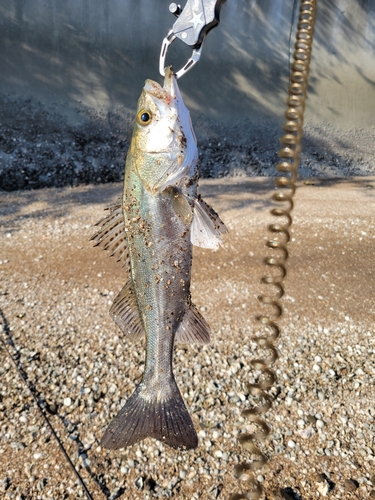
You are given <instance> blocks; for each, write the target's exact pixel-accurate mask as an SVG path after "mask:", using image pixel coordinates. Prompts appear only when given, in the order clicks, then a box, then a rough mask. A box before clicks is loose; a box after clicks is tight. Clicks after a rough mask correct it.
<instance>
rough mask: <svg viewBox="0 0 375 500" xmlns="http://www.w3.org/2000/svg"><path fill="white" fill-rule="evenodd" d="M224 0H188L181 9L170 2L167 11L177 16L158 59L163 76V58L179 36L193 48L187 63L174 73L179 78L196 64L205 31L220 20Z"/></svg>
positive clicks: (209, 29)
mask: <svg viewBox="0 0 375 500" xmlns="http://www.w3.org/2000/svg"><path fill="white" fill-rule="evenodd" d="M225 1H226V0H188V1H187V3H186V5H185V7H184V8H183V9H182V8H181V6H180V5H177V4H175V3H171V4H170V6H169V11H170V12H171V13H172V14H174V15H175V16H176V17H177V21H176V22H175V23H174V25H173V27H172V29H171V30H170V31H169V33H168V35H167V36H166V37H165V38H164V40H163V43H162V46H161V51H160V59H159V71H160V74H161V75H162V76H164V70H165V59H166V56H167V51H168V48H169V46H170V44H171V43H172V42H174V41H175V40H176V38H179V39H180V40H181V41H182V42H184V43H185V44H186V45H188V46H189V47H191V48H192V49H193V53H192V55H191V57H190V59H189V60H188V61H187V63H186V64H185V65H184V66H183V67H182V68H181V69H180V70H179V71H177V73H176V78H181V76H183V75H184V74H185V73H187V72H188V71H189V70H190V69H191V68H192V67H193V66H195V65H196V64H197V62H198V61H199V59H200V56H201V53H202V45H203V42H204V39H205V38H206V36H207V33H208V32H209V31H211V30H212V29H213V28H215V27H216V26H217V25H218V24H219V22H220V10H221V7H222V6H223V4H224V2H225Z"/></svg>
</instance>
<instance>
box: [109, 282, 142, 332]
mask: <svg viewBox="0 0 375 500" xmlns="http://www.w3.org/2000/svg"><path fill="white" fill-rule="evenodd" d="M109 314H110V315H111V317H112V319H113V321H114V322H115V323H116V325H117V326H118V327H119V328H120V330H121V331H122V332H123V333H124V334H125V335H126V336H127V337H128V339H129V340H137V339H138V338H140V337H141V336H142V335H144V333H145V331H144V328H143V325H142V320H141V317H140V314H139V310H138V304H137V299H136V297H135V294H134V291H133V286H132V282H131V280H129V281H128V282H127V283H126V285H125V286H124V288H123V289H122V290H121V292H120V293H119V294H118V295H117V297H116V298H115V300H114V302H113V304H112V306H111V309H110V310H109Z"/></svg>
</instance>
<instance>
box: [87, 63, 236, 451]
mask: <svg viewBox="0 0 375 500" xmlns="http://www.w3.org/2000/svg"><path fill="white" fill-rule="evenodd" d="M197 181H198V151H197V146H196V139H195V135H194V132H193V129H192V125H191V122H190V116H189V112H188V110H187V108H186V107H185V105H184V103H183V100H182V97H181V94H180V91H179V89H178V86H177V80H176V78H175V76H174V74H173V72H172V70H171V69H167V70H166V74H165V81H164V87H161V86H160V85H159V84H158V83H156V82H153V81H151V80H147V81H146V83H145V86H144V88H143V91H142V94H141V97H140V98H139V101H138V108H137V114H136V123H135V126H134V131H133V136H132V141H131V145H130V150H129V152H128V155H127V160H126V166H125V178H124V193H123V199H122V204H121V209H120V208H119V207H118V206H115V207H112V208H111V209H110V213H109V215H108V216H107V217H106V218H104V219H103V220H102V221H101V222H100V223H99V226H100V228H99V230H98V231H97V233H96V234H95V235H94V237H93V239H94V240H95V242H96V244H97V245H99V246H101V247H102V248H103V249H107V250H109V251H110V252H111V253H112V255H115V256H117V257H118V258H119V259H120V260H121V261H123V263H124V264H125V267H126V268H127V269H128V271H129V272H128V281H127V283H126V284H125V286H124V287H123V289H122V290H121V292H120V293H119V295H118V296H117V297H116V299H115V300H114V302H113V305H112V307H111V310H110V314H111V315H112V317H113V319H114V321H115V322H116V324H117V325H118V326H119V327H120V328H121V330H122V331H123V332H124V334H125V335H126V336H127V337H128V338H129V339H132V340H136V339H137V338H139V337H140V336H142V335H144V334H145V335H146V339H147V341H146V362H145V371H144V374H143V378H142V381H141V383H140V384H139V386H138V387H137V388H136V390H135V391H134V393H133V394H132V395H131V396H130V398H129V399H128V401H127V403H126V404H125V406H124V407H123V408H122V409H121V411H120V412H119V414H118V415H117V416H116V418H115V419H114V420H113V421H112V422H111V424H110V425H109V427H108V428H107V430H106V432H105V434H104V436H103V438H102V445H103V446H104V447H106V448H110V449H118V448H123V447H126V446H130V445H132V444H135V443H137V442H139V441H141V440H142V439H144V438H146V437H153V438H156V439H159V440H160V441H162V442H164V443H166V444H168V445H169V446H171V447H173V448H180V447H181V448H185V449H191V448H195V447H196V446H197V443H198V438H197V434H196V431H195V429H194V426H193V423H192V420H191V418H190V415H189V413H188V411H187V409H186V406H185V404H184V401H183V399H182V396H181V394H180V391H179V389H178V387H177V384H176V381H175V378H174V375H173V370H172V358H173V345H174V342H175V341H179V342H187V343H190V342H196V343H201V344H204V343H208V342H209V341H210V329H209V326H208V324H207V323H206V321H205V319H204V318H203V317H202V315H201V314H200V313H199V311H198V310H197V309H196V307H195V306H194V304H193V303H192V302H191V298H190V279H191V261H192V244H197V245H200V246H204V247H207V248H217V247H218V245H219V244H220V242H221V235H222V234H223V233H225V232H226V228H225V226H224V224H223V223H222V221H221V220H220V218H219V217H218V215H217V214H216V212H215V211H214V210H213V209H212V208H211V207H209V206H208V205H207V204H206V203H205V202H203V200H201V198H200V197H199V196H198V195H197ZM120 214H121V215H122V216H121V215H120Z"/></svg>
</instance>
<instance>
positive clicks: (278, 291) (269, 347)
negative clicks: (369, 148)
mask: <svg viewBox="0 0 375 500" xmlns="http://www.w3.org/2000/svg"><path fill="white" fill-rule="evenodd" d="M315 14H316V0H301V3H300V9H299V18H298V25H297V34H296V43H295V46H294V47H295V51H294V54H293V64H292V72H291V76H290V84H289V97H288V99H287V101H286V103H287V106H288V108H287V110H286V112H285V115H284V116H285V118H286V121H285V123H284V125H283V131H284V132H285V133H284V134H283V135H282V136H281V138H280V142H281V144H282V148H281V149H280V151H279V152H278V155H279V157H280V159H281V161H280V162H279V163H278V164H277V165H276V170H277V171H278V172H279V173H280V174H281V176H280V177H277V178H276V180H275V187H276V188H277V190H276V192H275V194H274V195H273V196H272V200H273V201H274V202H276V203H281V204H283V206H282V208H280V207H278V208H273V209H272V210H271V214H272V215H273V216H275V217H279V218H283V219H284V222H283V223H275V224H271V225H270V226H269V227H268V231H269V232H270V233H271V237H270V238H269V239H268V241H267V243H266V246H267V247H268V248H270V249H272V250H275V251H276V252H277V256H275V257H267V258H266V259H265V260H264V263H265V265H266V266H268V267H270V268H271V269H275V270H276V272H277V276H275V274H276V273H273V274H272V275H266V276H264V277H263V278H262V283H264V284H266V285H272V286H273V287H274V290H275V293H274V294H273V295H271V294H269V295H260V296H259V297H258V301H259V303H260V304H261V305H262V306H263V305H265V306H269V307H270V308H271V309H272V313H271V314H269V315H259V316H257V317H256V320H257V321H259V322H260V323H261V324H262V325H263V326H265V327H267V330H268V333H267V334H265V335H263V336H256V337H254V338H253V339H252V340H253V341H254V342H256V344H257V345H258V346H259V347H260V348H261V349H263V350H266V351H268V356H267V358H266V359H256V360H253V361H252V362H251V364H252V366H253V368H254V370H257V371H258V372H260V376H259V381H258V383H255V384H250V383H249V384H248V385H247V387H248V391H249V393H250V394H252V395H253V396H256V397H257V398H258V399H260V400H262V401H263V403H262V404H260V405H258V406H256V407H253V408H250V409H246V410H243V411H242V416H243V417H246V418H248V419H249V420H250V421H251V422H252V424H253V425H254V426H255V427H256V428H257V429H258V430H257V432H254V433H252V434H242V435H241V436H240V437H239V442H240V444H242V445H243V446H244V447H245V448H247V449H248V450H249V451H250V452H251V453H252V455H253V456H255V457H256V459H254V460H252V461H251V462H250V463H240V464H239V465H238V466H237V467H236V469H235V472H236V476H237V477H238V478H239V479H241V478H243V476H244V475H245V474H249V472H250V474H249V477H248V478H247V480H246V481H245V482H244V483H243V484H244V485H245V486H246V488H248V489H247V491H246V492H244V493H234V494H233V495H232V496H231V500H239V499H242V498H244V499H254V500H257V499H259V498H261V496H262V495H263V493H264V492H263V488H262V486H261V485H260V483H259V481H257V479H256V478H255V477H254V475H253V472H254V471H256V470H258V469H260V468H261V467H263V466H264V465H265V464H266V462H267V460H268V459H267V457H266V456H265V455H264V453H262V452H261V450H260V449H259V444H257V442H259V441H262V440H264V439H266V438H267V436H268V435H269V433H270V427H269V426H268V424H267V423H266V422H265V420H264V418H263V415H264V414H265V413H266V412H267V411H268V410H269V409H270V408H271V407H272V400H273V398H272V396H271V395H270V394H269V393H268V392H267V391H269V390H270V389H271V388H272V386H273V384H274V383H275V381H276V374H275V372H274V371H273V370H272V369H271V366H272V365H273V363H274V362H275V361H276V359H277V358H278V352H277V349H276V347H275V345H274V344H275V342H276V341H277V340H278V338H279V336H280V333H281V330H280V327H279V325H278V323H277V321H278V320H279V319H280V317H281V315H282V312H283V309H282V305H281V303H280V299H281V297H282V296H283V295H284V285H283V282H284V279H285V277H286V275H287V269H286V263H287V260H288V250H287V248H286V246H287V243H288V242H289V240H290V227H291V225H292V217H291V211H292V210H293V197H294V194H295V192H296V181H297V177H298V167H299V164H300V156H301V142H302V134H303V117H304V111H305V101H306V97H307V87H308V76H309V69H310V60H311V50H312V43H313V34H314V25H315Z"/></svg>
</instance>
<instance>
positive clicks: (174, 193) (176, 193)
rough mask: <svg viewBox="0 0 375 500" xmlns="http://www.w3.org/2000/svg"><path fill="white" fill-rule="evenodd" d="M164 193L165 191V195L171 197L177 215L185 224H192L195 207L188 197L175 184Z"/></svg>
mask: <svg viewBox="0 0 375 500" xmlns="http://www.w3.org/2000/svg"><path fill="white" fill-rule="evenodd" d="M163 193H165V195H166V196H167V197H168V198H169V199H170V201H171V204H172V207H173V210H174V211H175V214H176V215H177V217H179V218H180V219H181V220H182V222H183V223H184V224H186V225H189V226H190V224H191V222H192V220H193V209H192V207H191V206H190V203H189V201H188V199H187V197H186V196H185V195H183V194H182V193H181V191H180V190H179V189H178V188H176V187H174V186H170V187H168V188H166V189H165V190H164V191H163Z"/></svg>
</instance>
